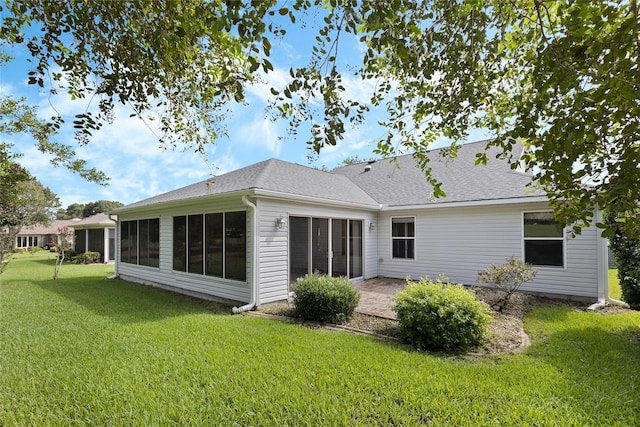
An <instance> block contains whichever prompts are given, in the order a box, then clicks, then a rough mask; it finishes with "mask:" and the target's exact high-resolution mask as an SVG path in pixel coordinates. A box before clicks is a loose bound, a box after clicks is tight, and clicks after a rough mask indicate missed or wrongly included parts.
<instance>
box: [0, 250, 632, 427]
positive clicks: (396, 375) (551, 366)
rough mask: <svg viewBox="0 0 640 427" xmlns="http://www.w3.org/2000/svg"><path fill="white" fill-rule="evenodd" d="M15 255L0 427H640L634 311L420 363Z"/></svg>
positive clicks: (549, 316)
mask: <svg viewBox="0 0 640 427" xmlns="http://www.w3.org/2000/svg"><path fill="white" fill-rule="evenodd" d="M112 272H113V267H109V266H102V265H98V266H96V265H92V266H84V265H64V266H63V267H62V270H61V273H60V278H59V279H58V280H57V281H53V280H50V279H51V276H52V274H53V258H52V254H50V253H48V252H44V253H38V254H36V255H29V254H25V255H19V256H15V257H14V259H13V260H12V261H11V263H10V264H9V266H8V267H7V270H6V271H5V273H3V275H2V276H0V278H1V280H2V282H1V284H0V344H1V345H0V425H3V426H14V425H19V426H24V425H31V426H39V425H47V426H48V425H127V426H129V425H145V426H146V425H180V426H182V425H207V426H210V425H242V426H245V425H258V426H263V425H264V426H275V425H277V426H310V425H313V426H315V425H329V426H333V425H362V426H376V425H380V426H383V425H384V426H387V425H464V426H467V425H469V426H471V425H472V426H483V425H518V426H522V425H537V426H556V425H562V426H585V425H593V426H597V425H603V426H605V425H606V426H615V425H618V426H628V425H639V424H640V415H639V414H640V343H639V334H640V313H637V312H630V311H621V312H620V313H619V314H604V313H587V312H583V311H578V310H575V308H571V307H570V306H567V305H563V304H550V305H546V306H538V307H535V308H534V309H533V310H532V311H531V313H530V314H529V315H528V316H527V317H526V319H525V327H526V329H527V331H528V333H529V334H530V336H531V338H532V345H531V346H530V347H529V348H528V349H527V350H525V351H524V352H523V353H521V354H516V355H509V356H500V357H489V358H471V357H460V356H447V355H442V354H428V353H423V352H418V351H414V350H413V349H411V348H408V347H405V346H402V345H399V344H390V343H385V342H380V341H376V340H375V339H373V338H371V337H365V336H358V335H352V334H348V333H345V332H333V331H327V330H324V329H317V328H310V327H305V326H302V325H298V324H288V323H282V322H278V321H273V320H267V319H262V318H256V317H252V316H248V315H236V316H233V315H231V314H230V309H229V308H228V307H224V306H218V305H215V304H211V303H203V302H199V301H196V300H193V299H189V298H186V297H181V296H178V295H174V294H171V293H167V292H163V291H160V290H157V289H153V288H148V287H143V286H138V285H133V284H130V283H127V282H124V281H120V280H106V279H105V278H104V277H105V276H107V275H109V274H111V273H112Z"/></svg>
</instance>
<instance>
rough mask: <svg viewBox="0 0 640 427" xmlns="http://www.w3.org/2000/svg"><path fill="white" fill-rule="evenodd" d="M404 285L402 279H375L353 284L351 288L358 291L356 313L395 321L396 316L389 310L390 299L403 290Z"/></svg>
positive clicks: (391, 302) (391, 303)
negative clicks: (358, 297) (358, 300)
mask: <svg viewBox="0 0 640 427" xmlns="http://www.w3.org/2000/svg"><path fill="white" fill-rule="evenodd" d="M406 283H407V282H406V280H404V279H389V278H386V277H376V278H375V279H369V280H363V281H361V282H356V283H353V286H354V287H355V288H356V289H358V291H360V303H359V304H358V307H356V312H358V313H362V314H368V315H371V316H378V317H384V318H386V319H395V318H396V314H395V313H394V312H393V310H391V307H392V305H393V301H392V299H393V297H394V296H395V295H396V292H398V291H399V290H401V289H404V287H405V285H406Z"/></svg>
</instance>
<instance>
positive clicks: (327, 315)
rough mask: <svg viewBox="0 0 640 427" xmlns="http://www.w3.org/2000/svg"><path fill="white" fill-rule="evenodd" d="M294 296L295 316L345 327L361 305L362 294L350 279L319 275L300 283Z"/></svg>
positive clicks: (294, 290) (313, 275) (315, 274)
mask: <svg viewBox="0 0 640 427" xmlns="http://www.w3.org/2000/svg"><path fill="white" fill-rule="evenodd" d="M293 292H294V294H295V296H294V298H293V306H294V313H295V316H296V317H300V318H302V319H305V320H311V321H315V322H327V323H343V322H345V321H346V320H347V319H349V318H350V317H351V315H353V311H354V310H355V309H356V307H357V305H358V302H359V301H360V293H359V292H358V290H357V289H356V288H354V287H353V286H352V285H351V283H350V282H349V279H347V278H346V277H328V276H325V275H322V274H319V273H314V274H312V275H310V276H307V277H305V278H304V279H302V280H300V281H298V282H297V283H296V284H295V285H294V287H293Z"/></svg>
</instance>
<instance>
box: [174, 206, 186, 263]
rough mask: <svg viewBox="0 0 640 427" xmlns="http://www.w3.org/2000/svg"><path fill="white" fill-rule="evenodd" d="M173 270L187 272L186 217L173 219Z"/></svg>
mask: <svg viewBox="0 0 640 427" xmlns="http://www.w3.org/2000/svg"><path fill="white" fill-rule="evenodd" d="M173 269H174V270H176V271H187V217H186V216H176V217H173Z"/></svg>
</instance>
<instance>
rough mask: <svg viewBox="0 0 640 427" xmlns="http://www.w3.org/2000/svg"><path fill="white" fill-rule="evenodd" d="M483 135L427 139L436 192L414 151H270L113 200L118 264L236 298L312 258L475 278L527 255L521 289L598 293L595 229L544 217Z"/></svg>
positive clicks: (541, 205)
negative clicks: (127, 201) (285, 156)
mask: <svg viewBox="0 0 640 427" xmlns="http://www.w3.org/2000/svg"><path fill="white" fill-rule="evenodd" d="M485 144H486V143H485V142H479V143H472V144H466V145H463V146H461V147H460V148H459V151H458V157H457V158H454V159H450V158H443V157H441V156H440V155H439V152H438V151H432V152H430V158H431V161H430V163H429V165H430V167H431V168H432V169H433V174H434V176H435V177H436V178H437V179H438V180H440V181H441V182H442V183H443V186H442V188H443V190H444V191H445V192H446V193H447V197H445V198H439V199H434V198H433V197H432V188H431V186H430V185H429V184H427V182H426V180H425V177H424V174H423V172H422V171H421V170H420V169H419V168H418V166H417V163H416V161H415V160H414V159H413V157H412V156H411V155H405V156H400V157H397V158H396V159H394V160H378V161H375V162H368V163H361V164H356V165H349V166H344V167H341V168H338V169H336V170H334V171H333V172H324V171H320V170H316V169H312V168H309V167H305V166H300V165H297V164H292V163H288V162H284V161H280V160H276V159H271V160H267V161H263V162H260V163H256V164H254V165H251V166H248V167H245V168H242V169H239V170H236V171H233V172H230V173H227V174H224V175H221V176H218V177H216V178H215V179H214V180H211V181H204V182H201V183H198V184H193V185H190V186H187V187H184V188H181V189H178V190H175V191H171V192H168V193H165V194H161V195H159V196H156V197H152V198H149V199H146V200H142V201H139V202H136V203H133V204H131V205H128V206H125V207H122V208H118V209H116V210H114V213H117V214H118V217H119V222H118V226H117V232H118V239H117V240H118V243H117V248H118V249H117V253H116V256H117V265H116V273H117V274H119V275H120V276H121V277H122V278H124V279H127V280H131V281H135V282H139V283H144V284H150V285H154V286H161V287H166V288H170V289H174V290H177V291H179V292H183V293H187V294H193V295H197V296H206V297H210V298H214V299H218V300H223V301H229V302H234V303H246V305H245V306H243V307H241V308H240V309H238V310H242V309H248V308H252V307H253V306H255V305H260V304H264V303H269V302H274V301H280V300H284V299H286V298H287V297H288V295H289V292H290V291H291V288H292V284H293V283H295V281H296V280H297V279H298V278H300V277H303V276H304V275H305V274H308V273H311V272H313V271H319V272H321V273H326V274H329V275H333V276H347V277H349V278H351V279H354V280H360V279H369V278H373V277H378V276H382V277H391V278H405V277H411V278H413V279H418V278H420V277H424V276H429V277H431V278H436V277H438V276H439V275H441V274H444V275H445V276H447V277H448V278H449V279H450V280H451V281H454V282H459V283H465V284H474V283H475V279H476V274H477V273H478V272H479V271H480V270H483V269H484V268H486V267H487V266H488V265H489V264H491V263H498V264H501V263H503V262H504V261H505V259H506V258H507V257H510V256H516V257H518V258H520V259H523V260H524V261H526V262H528V263H531V264H533V265H535V267H536V268H537V270H538V274H537V276H536V278H535V280H533V281H531V282H528V283H526V284H524V285H523V287H522V289H523V290H527V291H532V292H539V293H543V294H552V295H558V296H568V297H572V298H579V299H585V300H595V299H601V298H604V296H603V295H606V292H607V290H606V286H607V282H606V279H607V268H606V267H607V266H606V242H605V241H604V240H603V239H601V238H600V237H599V233H598V231H597V230H596V228H595V227H590V228H586V229H584V230H583V232H582V234H581V235H578V236H576V237H571V235H570V233H569V232H567V231H566V230H563V229H562V228H559V227H557V226H556V225H555V222H554V218H553V215H552V213H551V210H550V208H549V205H548V203H547V198H546V196H545V195H544V193H543V192H542V191H540V190H536V189H533V188H530V187H526V185H527V184H528V183H529V182H530V180H531V176H530V175H527V174H524V173H521V172H519V171H517V170H512V169H511V168H510V167H509V165H508V164H507V163H506V162H505V161H503V160H497V159H495V158H494V157H495V150H494V149H490V150H489V152H490V158H491V160H490V162H489V164H488V166H474V163H475V160H476V153H480V152H482V151H483V150H484V149H485Z"/></svg>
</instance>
